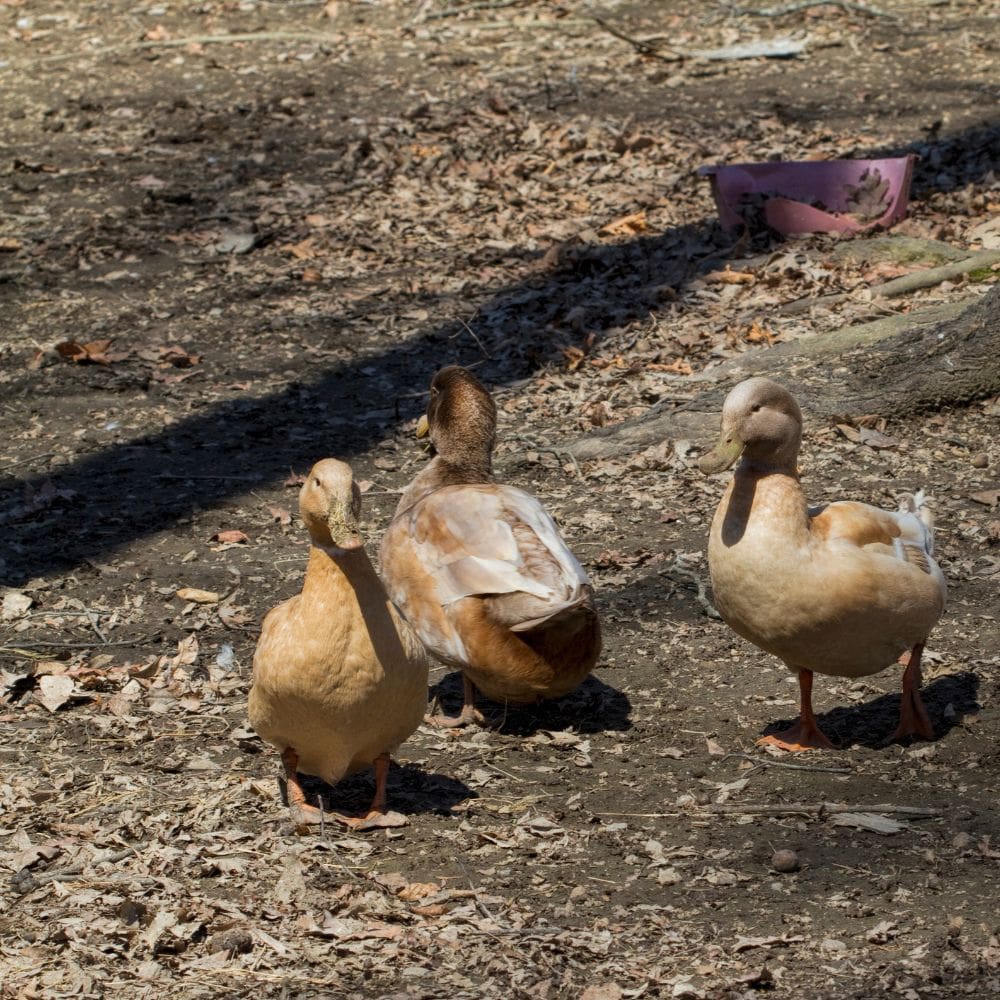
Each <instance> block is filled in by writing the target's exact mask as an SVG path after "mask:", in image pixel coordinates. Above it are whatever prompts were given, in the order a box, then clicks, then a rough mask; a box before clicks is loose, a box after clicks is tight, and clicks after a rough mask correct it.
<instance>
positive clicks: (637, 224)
mask: <svg viewBox="0 0 1000 1000" xmlns="http://www.w3.org/2000/svg"><path fill="white" fill-rule="evenodd" d="M647 229H649V223H648V222H647V221H646V213H645V212H644V211H641V212H633V213H632V214H631V215H624V216H622V217H621V218H620V219H615V220H614V222H609V223H608V224H607V225H606V226H602V227H601V228H600V230H599V232H600V233H601V234H602V235H603V236H635V235H636V234H638V233H644V232H646V230H647Z"/></svg>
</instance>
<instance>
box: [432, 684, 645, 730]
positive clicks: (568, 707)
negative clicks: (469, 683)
mask: <svg viewBox="0 0 1000 1000" xmlns="http://www.w3.org/2000/svg"><path fill="white" fill-rule="evenodd" d="M431 698H432V699H434V700H437V701H438V702H439V704H440V708H441V711H443V712H444V713H445V714H446V715H457V714H458V712H459V711H460V709H461V707H462V675H461V674H460V673H458V672H455V673H451V674H447V675H446V676H445V677H444V678H442V680H440V681H439V682H438V683H437V684H436V685H434V687H432V688H431ZM476 705H477V707H478V708H479V709H480V710H481V711H482V713H483V715H485V716H486V718H487V719H489V720H490V721H491V722H492V723H493V725H494V726H495V728H496V729H497V731H498V732H501V733H504V734H505V735H508V736H531V735H533V734H535V733H537V732H538V731H539V730H543V729H544V730H570V729H572V730H575V731H576V732H578V733H603V732H626V731H627V730H629V729H631V728H632V722H631V719H630V718H629V716H630V713H631V711H632V703H631V702H630V701H629V700H628V697H627V696H626V695H624V694H623V693H622V692H621V691H618V690H616V689H615V688H613V687H611V686H609V685H608V684H605V683H604V682H603V681H601V680H598V679H597V678H596V677H594V676H593V675H591V676H590V677H588V678H587V679H586V680H585V681H584V682H583V683H582V684H581V685H580V686H579V687H578V688H577V689H576V690H575V691H573V692H571V693H570V694H568V695H566V696H565V697H564V698H557V699H555V700H554V701H542V702H539V703H538V704H537V705H502V704H500V703H498V702H495V701H490V700H489V699H487V698H483V697H482V696H481V695H480V696H479V697H478V698H477V700H476Z"/></svg>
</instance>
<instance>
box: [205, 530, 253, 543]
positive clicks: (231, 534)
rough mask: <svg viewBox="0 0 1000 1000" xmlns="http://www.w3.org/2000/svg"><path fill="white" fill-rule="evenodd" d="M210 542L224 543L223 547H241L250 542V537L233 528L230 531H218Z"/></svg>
mask: <svg viewBox="0 0 1000 1000" xmlns="http://www.w3.org/2000/svg"><path fill="white" fill-rule="evenodd" d="M210 541H213V542H222V544H223V545H239V544H242V543H245V542H249V541H250V536H249V535H246V534H244V533H243V532H242V531H238V530H237V529H236V528H231V529H229V530H228V531H217V532H216V533H215V534H214V535H212V537H211V539H210Z"/></svg>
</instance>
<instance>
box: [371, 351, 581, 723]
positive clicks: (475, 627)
mask: <svg viewBox="0 0 1000 1000" xmlns="http://www.w3.org/2000/svg"><path fill="white" fill-rule="evenodd" d="M417 433H418V435H422V434H424V433H429V434H430V439H431V443H432V444H433V446H434V450H435V451H436V456H435V457H434V458H433V459H432V460H431V461H430V462H429V463H428V465H427V466H426V467H425V468H424V469H423V470H422V471H421V472H420V473H419V474H418V475H417V476H416V478H415V479H414V480H413V482H412V483H410V485H409V487H408V488H407V489H406V491H405V492H404V494H403V496H402V499H401V500H400V501H399V506H398V507H397V509H396V514H395V517H394V518H393V520H392V523H391V524H390V525H389V528H388V529H387V531H386V533H385V537H384V538H383V540H382V548H381V553H380V567H381V572H382V577H383V579H384V580H385V582H386V588H387V589H388V591H389V595H390V597H392V599H393V600H394V601H395V602H396V603H397V604H398V605H399V606H400V607H401V608H402V610H403V613H404V614H405V615H406V617H407V620H408V621H409V622H410V623H411V624H412V625H413V627H414V629H415V630H416V632H417V634H418V635H419V636H420V638H421V639H422V640H423V642H424V644H425V645H426V646H427V648H428V650H430V652H431V653H433V654H434V655H435V656H436V657H437V658H438V659H439V660H441V661H442V662H444V663H446V664H448V665H449V666H452V667H455V668H457V669H458V670H460V671H461V672H462V674H463V678H464V704H463V707H462V710H461V713H460V714H459V715H458V716H457V717H435V718H433V719H430V720H428V721H431V722H433V723H434V724H436V725H440V726H448V727H455V726H462V725H466V724H468V723H471V722H473V721H479V722H482V721H483V719H482V717H481V716H480V715H479V713H478V712H477V711H476V709H475V706H474V698H475V690H474V689H475V688H477V687H478V688H479V689H480V690H481V691H482V692H483V693H484V694H486V695H488V696H489V697H491V698H494V699H496V700H498V701H510V702H515V703H531V702H535V701H538V700H539V699H544V698H558V697H561V696H562V695H565V694H568V693H569V692H570V691H572V690H573V689H574V688H576V687H577V686H578V685H579V684H580V683H581V682H582V681H583V679H584V678H585V677H586V676H587V674H589V673H590V671H591V670H592V669H593V667H594V664H595V663H596V662H597V658H598V655H599V654H600V651H601V628H600V623H599V621H598V617H597V612H596V610H595V608H594V599H593V590H592V588H591V586H590V582H589V580H588V579H587V575H586V573H585V572H584V571H583V568H582V567H581V566H580V564H579V563H578V562H577V560H576V559H575V558H574V556H573V554H572V553H571V552H570V551H569V549H568V548H567V546H566V543H565V542H564V541H563V540H562V538H561V537H560V535H559V530H558V528H557V527H556V525H555V523H554V522H553V520H552V518H551V517H550V516H549V515H548V514H547V513H546V511H545V509H544V508H543V507H542V505H541V503H539V501H538V500H537V499H536V498H535V497H533V496H531V495H530V494H529V493H525V492H524V491H523V490H519V489H517V488H515V487H513V486H505V485H503V484H501V483H498V482H497V481H496V477H495V476H494V475H493V466H492V456H493V446H494V443H495V439H496V406H495V404H494V402H493V399H492V398H491V397H490V394H489V393H488V392H487V391H486V389H485V388H484V386H483V385H482V383H481V382H480V381H479V380H478V379H477V378H476V377H475V376H474V375H473V374H472V373H471V372H469V371H468V370H466V369H465V368H461V367H459V366H458V365H451V366H449V367H447V368H443V369H441V371H439V372H438V373H437V374H436V375H435V376H434V379H433V381H432V382H431V390H430V401H429V403H428V406H427V413H426V416H425V417H422V418H421V421H420V424H419V425H418V431H417Z"/></svg>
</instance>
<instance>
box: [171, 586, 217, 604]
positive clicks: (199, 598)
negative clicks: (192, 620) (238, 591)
mask: <svg viewBox="0 0 1000 1000" xmlns="http://www.w3.org/2000/svg"><path fill="white" fill-rule="evenodd" d="M174 596H175V597H179V598H180V599H181V600H182V601H194V603H195V604H215V603H216V602H217V601H218V600H219V595H218V594H217V593H215V591H214V590H199V589H198V588H197V587H181V588H180V589H179V590H178V591H177V592H176V593H175V594H174Z"/></svg>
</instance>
